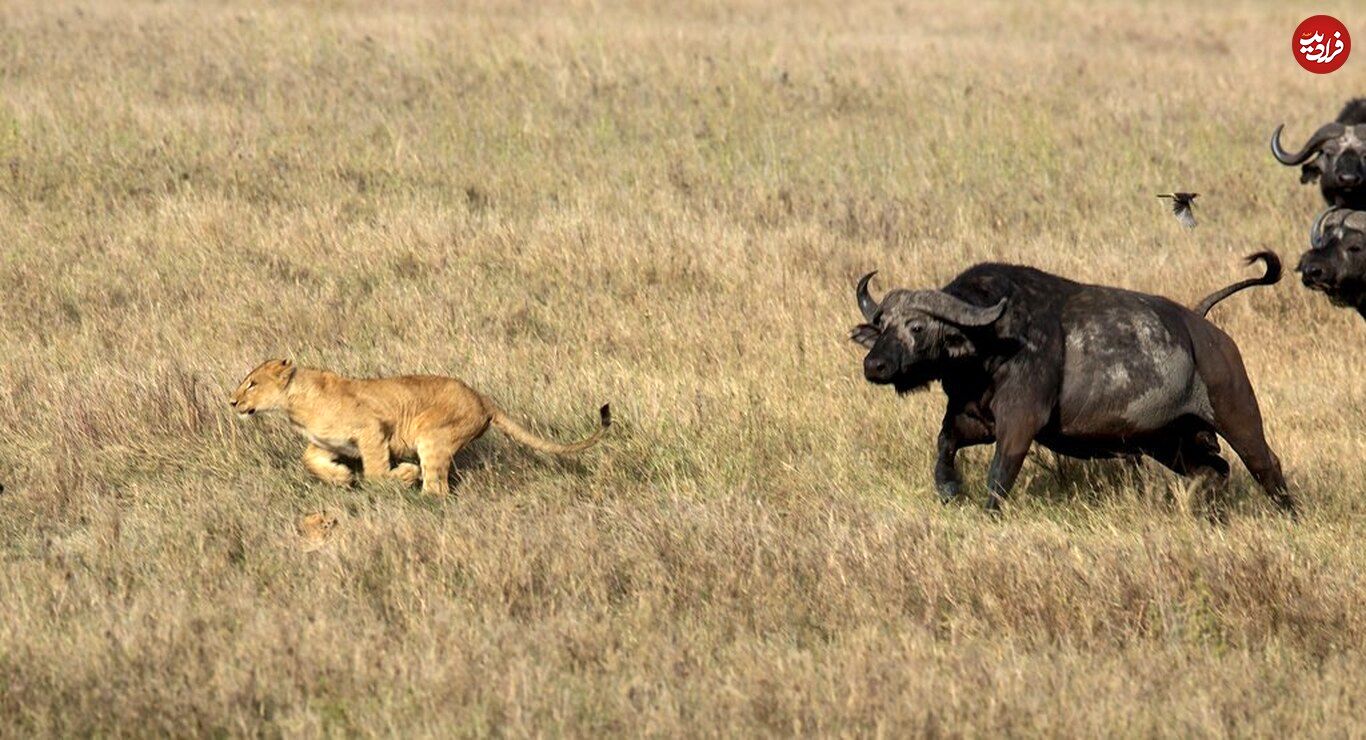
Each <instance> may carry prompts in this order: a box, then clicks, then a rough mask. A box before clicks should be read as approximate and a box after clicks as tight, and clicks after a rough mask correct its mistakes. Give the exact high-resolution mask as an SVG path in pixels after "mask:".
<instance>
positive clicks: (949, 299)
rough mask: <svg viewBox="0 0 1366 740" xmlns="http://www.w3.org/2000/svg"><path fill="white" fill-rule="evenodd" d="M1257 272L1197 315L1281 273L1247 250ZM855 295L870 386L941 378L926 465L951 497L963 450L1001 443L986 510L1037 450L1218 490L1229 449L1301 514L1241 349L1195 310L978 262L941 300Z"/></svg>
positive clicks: (904, 387)
mask: <svg viewBox="0 0 1366 740" xmlns="http://www.w3.org/2000/svg"><path fill="white" fill-rule="evenodd" d="M1253 260H1261V261H1262V262H1264V263H1265V264H1266V267H1267V270H1266V275H1265V276H1263V277H1262V278H1258V279H1254V280H1246V281H1243V282H1242V283H1238V284H1236V285H1233V286H1229V287H1228V288H1225V289H1224V290H1221V291H1219V292H1217V293H1214V294H1212V295H1211V296H1209V297H1208V298H1206V299H1205V300H1204V301H1202V302H1201V303H1200V305H1199V309H1200V310H1201V311H1202V312H1203V311H1207V310H1209V308H1211V307H1212V306H1213V304H1214V303H1217V302H1218V300H1220V299H1222V298H1225V297H1227V296H1228V295H1231V294H1232V293H1234V292H1236V291H1237V290H1240V289H1242V288H1245V287H1248V286H1249V285H1265V284H1270V283H1274V282H1276V280H1278V279H1279V277H1280V260H1279V259H1277V257H1276V255H1275V254H1272V253H1270V252H1264V253H1261V254H1257V255H1253V257H1251V258H1249V262H1250V261H1253ZM874 274H876V273H869V274H868V275H865V276H864V277H863V278H862V279H861V280H859V282H858V287H857V289H856V292H855V295H856V297H857V299H858V306H859V309H860V310H861V311H862V313H863V317H864V319H865V321H866V323H863V324H860V325H858V326H857V327H855V328H854V330H853V332H852V333H851V335H850V338H851V339H852V340H853V341H854V342H856V343H858V344H861V345H863V346H864V347H866V348H867V349H868V354H867V356H866V357H865V358H864V361H863V373H864V376H865V378H867V380H869V381H870V382H872V383H876V384H886V385H891V386H892V387H893V388H895V389H896V390H897V392H898V393H908V392H911V391H915V390H919V389H922V388H925V387H927V386H928V385H929V383H930V382H931V381H935V380H938V381H939V382H940V384H941V386H942V387H943V389H944V393H945V395H946V396H948V406H947V409H946V410H945V413H944V420H943V423H942V426H941V429H940V432H939V444H938V455H937V459H936V462H935V466H934V481H935V487H936V489H937V490H938V492H939V496H940V498H941V500H943V501H945V502H947V501H949V500H951V499H953V498H955V497H957V496H958V495H959V493H960V489H961V485H962V484H961V481H960V478H959V476H958V473H957V470H956V469H955V456H956V455H957V453H958V450H960V449H963V448H964V447H969V446H972V445H981V444H988V443H991V442H995V444H996V451H995V454H994V456H993V457H992V460H991V466H990V468H989V471H988V476H987V489H988V490H987V494H988V499H987V508H988V510H992V511H995V510H997V509H999V507H1000V503H1001V500H1002V498H1003V497H1004V496H1005V495H1006V494H1007V493H1008V492H1009V491H1010V489H1011V486H1013V485H1014V483H1015V479H1016V476H1018V475H1019V472H1020V468H1021V466H1022V465H1023V463H1024V459H1025V455H1026V453H1028V451H1029V448H1030V446H1031V445H1032V444H1033V443H1034V442H1035V441H1037V442H1039V443H1040V444H1042V445H1043V446H1044V447H1047V448H1048V449H1051V450H1053V451H1055V452H1058V453H1060V454H1063V455H1069V456H1073V457H1080V458H1107V457H1121V456H1132V455H1136V454H1142V455H1147V456H1149V457H1152V458H1153V459H1155V460H1157V461H1158V462H1160V463H1162V464H1163V465H1165V466H1167V467H1168V468H1170V469H1172V470H1174V471H1176V472H1177V473H1179V474H1182V475H1189V476H1201V477H1205V478H1209V479H1212V480H1214V481H1215V482H1217V483H1220V484H1222V483H1223V482H1225V481H1226V480H1227V478H1228V475H1229V464H1228V462H1227V461H1225V460H1224V458H1223V457H1222V456H1221V455H1220V447H1219V441H1218V438H1217V437H1216V435H1218V436H1220V437H1223V438H1224V439H1225V440H1226V441H1228V443H1229V445H1230V446H1232V447H1233V450H1234V451H1235V452H1236V453H1237V454H1238V456H1239V457H1241V458H1242V460H1243V462H1244V464H1246V465H1247V468H1248V470H1249V471H1250V472H1251V473H1252V475H1253V477H1254V478H1255V479H1256V480H1257V482H1258V483H1259V484H1260V485H1261V487H1262V488H1263V489H1265V491H1266V493H1267V494H1268V495H1269V496H1270V497H1271V498H1272V500H1273V501H1275V502H1276V503H1277V504H1278V505H1279V506H1280V507H1281V508H1282V509H1284V510H1285V511H1287V512H1290V513H1292V514H1293V513H1294V511H1295V501H1294V499H1293V498H1292V497H1291V495H1290V493H1289V491H1288V490H1287V488H1286V483H1285V479H1284V477H1283V476H1282V474H1281V464H1280V461H1279V459H1277V457H1276V455H1275V453H1273V452H1272V450H1271V448H1270V447H1269V446H1268V445H1267V442H1266V437H1265V436H1264V433H1263V430H1262V416H1261V411H1260V410H1259V409H1258V407H1257V399H1256V396H1255V395H1254V394H1253V390H1252V384H1251V383H1250V382H1249V381H1248V377H1247V372H1246V371H1245V370H1244V368H1243V361H1242V357H1241V356H1240V355H1239V352H1238V347H1237V346H1236V345H1235V344H1234V343H1233V340H1232V339H1230V338H1229V337H1228V335H1227V334H1225V333H1224V332H1223V331H1221V330H1220V329H1219V327H1217V326H1215V325H1214V324H1213V323H1211V322H1210V321H1208V320H1207V319H1205V318H1204V317H1203V316H1202V315H1200V314H1197V313H1196V312H1193V311H1191V310H1190V309H1188V308H1186V307H1185V306H1182V305H1180V304H1178V303H1175V302H1173V301H1171V300H1168V299H1166V298H1162V297H1160V296H1155V295H1148V294H1145V293H1136V292H1133V291H1128V290H1122V289H1119V288H1111V287H1106V286H1101V285H1087V284H1083V283H1078V282H1074V281H1072V280H1068V279H1066V278H1063V277H1059V276H1057V275H1052V274H1049V273H1046V272H1043V271H1040V270H1037V269H1034V268H1031V267H1022V266H1017V265H1007V264H996V263H987V264H979V265H976V266H974V267H971V268H969V269H968V270H966V271H965V272H963V273H962V274H960V275H959V276H958V277H956V278H954V279H953V280H952V281H951V282H950V283H949V284H948V285H946V286H944V288H943V289H941V290H893V291H891V292H890V293H888V294H887V295H886V296H885V297H884V298H883V299H882V300H880V301H879V300H877V299H875V298H873V297H872V295H871V294H870V293H869V291H868V282H869V280H870V279H871V278H872V277H873V275H874Z"/></svg>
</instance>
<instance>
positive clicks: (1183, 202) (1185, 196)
mask: <svg viewBox="0 0 1366 740" xmlns="http://www.w3.org/2000/svg"><path fill="white" fill-rule="evenodd" d="M1157 197H1159V198H1171V199H1172V214H1173V215H1175V216H1176V220H1177V221H1180V222H1181V225H1182V226H1184V227H1186V228H1188V229H1193V228H1195V214H1194V213H1192V212H1191V206H1192V205H1193V204H1194V202H1195V199H1196V198H1198V197H1200V194H1199V193H1158V194H1157Z"/></svg>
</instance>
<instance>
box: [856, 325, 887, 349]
mask: <svg viewBox="0 0 1366 740" xmlns="http://www.w3.org/2000/svg"><path fill="white" fill-rule="evenodd" d="M880 336H882V332H881V331H879V330H878V328H877V327H876V326H873V325H872V324H859V325H858V326H856V327H854V330H853V331H851V332H849V339H850V340H852V341H853V342H854V344H861V345H863V346H864V347H867V348H868V349H872V348H873V345H874V344H877V338H878V337H880Z"/></svg>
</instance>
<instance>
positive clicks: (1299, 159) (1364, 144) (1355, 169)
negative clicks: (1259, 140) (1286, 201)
mask: <svg viewBox="0 0 1366 740" xmlns="http://www.w3.org/2000/svg"><path fill="white" fill-rule="evenodd" d="M1354 105H1355V101H1354V103H1352V104H1349V105H1348V107H1347V108H1345V109H1344V110H1343V113H1342V114H1341V115H1339V116H1338V120H1337V121H1333V122H1332V123H1325V124H1324V125H1322V126H1320V127H1319V129H1318V130H1317V131H1315V132H1314V133H1313V135H1312V136H1310V137H1309V140H1308V141H1306V142H1305V143H1304V146H1302V147H1300V149H1299V150H1298V151H1295V152H1288V151H1286V150H1285V148H1284V147H1283V146H1282V145H1281V130H1282V129H1284V128H1285V124H1281V125H1280V126H1277V127H1276V131H1275V132H1274V133H1272V134H1271V153H1272V154H1273V155H1274V156H1275V157H1276V161H1278V162H1280V163H1281V164H1283V165H1287V166H1291V167H1293V166H1295V165H1302V167H1301V169H1300V182H1313V181H1314V180H1318V181H1319V188H1320V190H1322V191H1323V199H1324V200H1325V201H1327V203H1328V205H1330V206H1343V207H1345V208H1366V121H1361V120H1359V116H1358V115H1357V112H1358V111H1357V109H1356V108H1354V107H1353V106H1354ZM1349 113H1350V114H1351V115H1349Z"/></svg>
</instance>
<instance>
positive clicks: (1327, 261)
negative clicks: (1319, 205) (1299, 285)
mask: <svg viewBox="0 0 1366 740" xmlns="http://www.w3.org/2000/svg"><path fill="white" fill-rule="evenodd" d="M1295 270H1296V271H1297V272H1299V273H1300V276H1301V278H1302V279H1303V280H1304V284H1305V286H1306V287H1308V288H1309V289H1310V290H1318V291H1322V292H1323V293H1324V294H1325V295H1327V296H1328V299H1329V300H1330V301H1332V302H1333V304H1334V305H1338V306H1349V307H1352V308H1355V309H1356V310H1357V311H1359V312H1361V314H1362V316H1366V212H1362V211H1351V210H1347V209H1345V208H1329V209H1328V210H1326V211H1324V212H1323V213H1321V214H1319V217H1318V218H1317V219H1315V220H1314V225H1313V226H1311V227H1310V228H1309V251H1307V252H1305V253H1304V255H1303V256H1301V257H1300V264H1299V266H1298V267H1296V268H1295Z"/></svg>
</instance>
